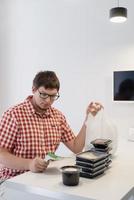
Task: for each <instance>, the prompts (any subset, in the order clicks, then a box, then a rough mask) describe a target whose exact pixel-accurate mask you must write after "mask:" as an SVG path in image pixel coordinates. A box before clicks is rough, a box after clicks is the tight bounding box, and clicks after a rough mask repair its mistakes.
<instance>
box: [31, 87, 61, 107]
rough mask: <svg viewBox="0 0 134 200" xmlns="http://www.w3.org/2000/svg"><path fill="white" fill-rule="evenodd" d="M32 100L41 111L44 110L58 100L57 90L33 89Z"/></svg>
mask: <svg viewBox="0 0 134 200" xmlns="http://www.w3.org/2000/svg"><path fill="white" fill-rule="evenodd" d="M33 98H34V101H35V103H36V105H37V106H38V107H39V108H40V109H41V110H46V109H47V108H49V107H50V106H51V105H52V104H53V102H54V101H55V100H56V99H57V98H58V91H57V89H45V88H44V87H43V86H41V87H39V88H38V89H36V88H34V87H33Z"/></svg>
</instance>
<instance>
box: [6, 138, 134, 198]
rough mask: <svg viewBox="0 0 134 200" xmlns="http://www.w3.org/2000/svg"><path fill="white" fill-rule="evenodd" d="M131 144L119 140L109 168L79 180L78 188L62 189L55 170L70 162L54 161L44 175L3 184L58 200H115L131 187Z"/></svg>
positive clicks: (133, 163) (133, 165)
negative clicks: (90, 177) (94, 175)
mask: <svg viewBox="0 0 134 200" xmlns="http://www.w3.org/2000/svg"><path fill="white" fill-rule="evenodd" d="M133 154H134V142H130V141H127V140H121V142H120V143H119V146H118V150H117V152H116V155H115V157H114V158H113V160H112V164H111V167H110V168H109V169H108V170H106V172H105V174H103V175H102V176H99V177H98V178H94V179H86V178H82V177H80V183H79V185H78V186H73V187H70V186H65V185H63V184H62V176H61V172H60V170H59V168H60V167H61V166H64V165H67V164H73V163H75V161H74V159H69V158H67V159H65V160H61V161H54V162H53V163H52V164H51V165H50V166H49V168H48V169H47V170H46V171H45V172H44V173H32V172H26V173H24V174H22V175H19V176H16V177H14V178H11V179H9V180H8V181H7V186H8V187H9V188H12V189H15V190H20V191H25V192H28V193H34V194H38V195H41V196H44V197H49V198H53V199H59V200H63V199H64V200H69V199H70V200H72V199H73V200H80V199H81V200H89V199H97V200H119V199H121V198H122V197H123V196H124V195H125V194H126V193H127V192H128V191H129V190H130V189H131V188H132V187H133V186H134V155H133Z"/></svg>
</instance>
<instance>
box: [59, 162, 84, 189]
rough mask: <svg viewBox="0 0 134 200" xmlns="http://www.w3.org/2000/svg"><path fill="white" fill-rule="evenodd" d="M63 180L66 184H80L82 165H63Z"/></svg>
mask: <svg viewBox="0 0 134 200" xmlns="http://www.w3.org/2000/svg"><path fill="white" fill-rule="evenodd" d="M61 171H62V180H63V184H64V185H68V186H75V185H78V184H79V176H80V167H78V166H75V165H67V166H64V167H61Z"/></svg>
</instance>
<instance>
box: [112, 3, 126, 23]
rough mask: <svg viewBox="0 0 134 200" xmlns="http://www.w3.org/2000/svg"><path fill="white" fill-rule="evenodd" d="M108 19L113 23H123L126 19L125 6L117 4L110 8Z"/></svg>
mask: <svg viewBox="0 0 134 200" xmlns="http://www.w3.org/2000/svg"><path fill="white" fill-rule="evenodd" d="M109 17H110V21H111V22H115V23H123V22H125V21H126V20H127V8H124V7H120V6H119V0H118V6H117V7H114V8H111V9H110V14H109Z"/></svg>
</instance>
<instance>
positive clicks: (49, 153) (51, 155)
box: [47, 152, 61, 160]
mask: <svg viewBox="0 0 134 200" xmlns="http://www.w3.org/2000/svg"><path fill="white" fill-rule="evenodd" d="M47 157H49V159H50V160H60V159H61V157H60V156H57V155H55V153H53V152H48V154H47Z"/></svg>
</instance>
